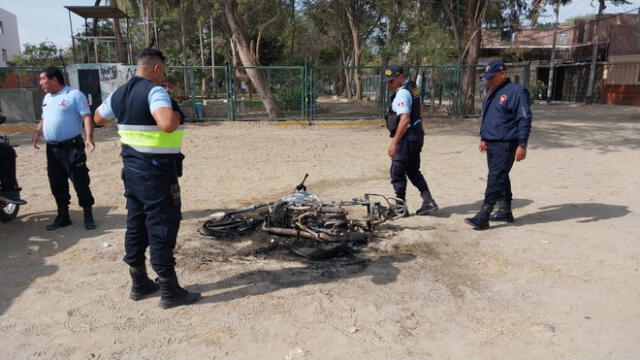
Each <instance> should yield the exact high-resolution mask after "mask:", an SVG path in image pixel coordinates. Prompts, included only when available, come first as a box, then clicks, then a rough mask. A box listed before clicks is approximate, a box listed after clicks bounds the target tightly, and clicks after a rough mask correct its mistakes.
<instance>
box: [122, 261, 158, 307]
mask: <svg viewBox="0 0 640 360" xmlns="http://www.w3.org/2000/svg"><path fill="white" fill-rule="evenodd" d="M129 274H130V275H131V293H130V294H129V297H130V298H131V300H133V301H138V300H142V299H144V298H146V297H147V296H149V295H151V294H153V293H155V292H156V291H158V290H159V289H160V285H158V283H157V282H155V281H153V280H151V279H149V276H148V275H147V268H146V267H145V266H144V265H142V266H139V267H133V266H132V267H130V268H129Z"/></svg>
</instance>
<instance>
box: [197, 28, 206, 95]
mask: <svg viewBox="0 0 640 360" xmlns="http://www.w3.org/2000/svg"><path fill="white" fill-rule="evenodd" d="M203 26H204V25H200V24H198V30H199V33H200V65H201V66H202V67H203V68H204V39H203V38H204V35H203V31H204V30H203ZM201 89H202V94H204V93H205V91H207V80H206V79H205V77H204V76H203V77H202V84H201Z"/></svg>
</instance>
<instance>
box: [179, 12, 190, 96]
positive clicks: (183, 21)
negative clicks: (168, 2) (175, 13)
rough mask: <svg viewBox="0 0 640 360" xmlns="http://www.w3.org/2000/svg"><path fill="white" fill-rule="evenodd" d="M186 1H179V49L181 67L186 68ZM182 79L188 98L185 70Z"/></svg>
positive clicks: (187, 79) (187, 77) (187, 76)
mask: <svg viewBox="0 0 640 360" xmlns="http://www.w3.org/2000/svg"><path fill="white" fill-rule="evenodd" d="M185 2H186V0H180V47H181V48H182V66H187V29H186V27H187V20H186V17H187V14H186V12H187V10H186V4H185ZM182 79H183V81H184V95H185V96H189V74H188V73H187V70H186V69H184V70H182Z"/></svg>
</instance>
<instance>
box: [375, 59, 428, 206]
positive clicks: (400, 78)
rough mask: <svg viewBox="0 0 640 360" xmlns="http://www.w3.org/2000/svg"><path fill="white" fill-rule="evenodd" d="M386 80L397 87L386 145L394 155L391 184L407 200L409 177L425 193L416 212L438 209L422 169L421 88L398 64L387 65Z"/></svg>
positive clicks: (389, 115) (391, 154)
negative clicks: (419, 88)
mask: <svg viewBox="0 0 640 360" xmlns="http://www.w3.org/2000/svg"><path fill="white" fill-rule="evenodd" d="M383 81H384V82H385V83H386V84H387V87H388V88H389V89H390V90H393V91H395V94H394V95H393V97H392V99H391V106H390V107H389V111H388V114H387V116H386V120H387V129H388V130H389V135H390V137H391V144H390V145H389V148H388V149H387V153H388V155H389V157H391V170H390V174H391V184H392V185H393V189H394V191H395V193H396V197H398V198H400V199H402V200H403V201H405V198H406V192H407V178H409V180H410V181H411V183H412V184H413V185H414V186H415V187H416V188H418V190H419V191H420V195H421V197H422V205H421V206H420V208H419V209H418V210H417V211H416V214H417V215H429V214H431V213H433V212H434V211H436V210H438V205H437V204H436V202H435V201H434V200H433V198H432V197H431V192H430V191H429V187H428V186H427V181H426V180H425V178H424V176H423V175H422V173H421V172H420V152H422V145H423V144H424V129H423V128H422V116H421V110H422V109H421V108H422V102H421V100H420V92H419V90H418V89H417V88H416V84H415V83H414V82H413V81H410V80H409V79H407V78H406V77H405V75H404V70H403V69H402V67H401V66H399V65H389V66H387V67H386V68H385V71H384V76H383ZM407 214H408V212H407Z"/></svg>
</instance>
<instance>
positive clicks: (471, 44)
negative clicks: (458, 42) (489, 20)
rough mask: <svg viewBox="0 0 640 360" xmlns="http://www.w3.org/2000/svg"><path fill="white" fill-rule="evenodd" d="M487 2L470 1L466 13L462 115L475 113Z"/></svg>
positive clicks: (480, 0)
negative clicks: (483, 22)
mask: <svg viewBox="0 0 640 360" xmlns="http://www.w3.org/2000/svg"><path fill="white" fill-rule="evenodd" d="M486 7H487V0H471V1H469V7H468V12H467V28H466V31H465V37H466V39H467V45H466V47H465V49H464V51H463V55H464V56H463V59H464V65H465V66H464V74H463V77H462V101H463V108H462V109H463V113H464V115H465V116H466V115H470V114H473V113H474V112H475V92H476V65H477V64H478V58H479V57H480V45H481V43H482V21H483V19H484V12H485V9H486Z"/></svg>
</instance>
